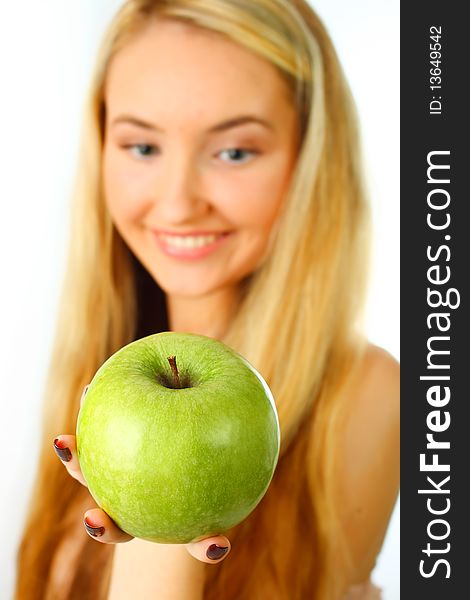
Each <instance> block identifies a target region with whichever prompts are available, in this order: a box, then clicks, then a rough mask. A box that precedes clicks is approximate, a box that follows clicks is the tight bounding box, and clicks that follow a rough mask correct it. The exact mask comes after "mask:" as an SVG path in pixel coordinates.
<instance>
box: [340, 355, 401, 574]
mask: <svg viewBox="0 0 470 600" xmlns="http://www.w3.org/2000/svg"><path fill="white" fill-rule="evenodd" d="M341 396H342V405H343V406H344V419H343V420H342V423H341V427H340V430H339V445H338V461H337V470H336V473H335V474H336V494H337V496H336V501H337V507H338V512H339V515H340V519H341V521H342V524H343V527H344V528H345V530H346V533H347V537H348V539H349V540H350V549H351V551H352V555H353V556H354V557H355V560H356V566H355V570H354V573H352V574H350V575H351V583H356V582H361V581H364V580H366V579H367V577H368V576H369V574H370V571H371V570H372V569H373V567H374V564H375V560H376V556H377V554H378V553H379V551H380V548H381V546H382V543H383V539H384V537H385V533H386V530H387V526H388V522H389V519H390V516H391V513H392V510H393V507H394V505H395V501H396V499H397V495H398V489H399V478H400V475H399V468H400V368H399V364H398V362H397V361H396V359H395V358H394V357H393V356H392V355H391V354H389V353H388V352H387V351H386V350H384V349H383V348H380V347H378V346H374V345H372V344H369V345H368V347H367V349H366V351H365V353H364V356H363V358H362V359H361V362H360V364H359V365H358V367H357V369H356V370H355V372H354V373H353V375H352V377H351V379H350V381H349V382H348V383H347V385H346V386H345V387H344V389H343V390H342V392H341Z"/></svg>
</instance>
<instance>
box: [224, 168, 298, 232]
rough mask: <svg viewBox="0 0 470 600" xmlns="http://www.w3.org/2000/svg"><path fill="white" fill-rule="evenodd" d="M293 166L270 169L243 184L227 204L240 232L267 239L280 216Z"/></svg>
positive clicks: (261, 171) (232, 219) (262, 171)
mask: <svg viewBox="0 0 470 600" xmlns="http://www.w3.org/2000/svg"><path fill="white" fill-rule="evenodd" d="M290 175H291V168H290V165H285V164H277V165H276V166H274V168H273V165H272V164H271V165H269V166H267V167H266V168H265V169H264V170H260V171H258V172H257V173H256V174H255V173H253V177H250V178H247V179H246V180H244V181H241V182H239V183H240V184H239V185H237V186H236V193H235V194H234V195H235V196H236V197H233V198H232V201H231V202H229V203H227V209H226V210H227V211H230V218H231V221H232V222H234V223H236V224H237V225H238V226H239V227H240V228H243V227H244V228H246V229H250V230H252V231H253V232H255V231H256V232H258V233H259V234H263V235H267V234H268V233H269V231H270V229H271V227H272V225H273V224H274V222H275V220H276V217H277V216H278V214H279V212H280V209H281V207H282V204H283V202H284V199H285V197H286V192H287V189H288V184H289V181H290Z"/></svg>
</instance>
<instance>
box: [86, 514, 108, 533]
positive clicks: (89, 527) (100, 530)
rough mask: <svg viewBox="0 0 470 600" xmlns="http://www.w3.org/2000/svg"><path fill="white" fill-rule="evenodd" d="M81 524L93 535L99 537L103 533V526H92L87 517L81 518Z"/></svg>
mask: <svg viewBox="0 0 470 600" xmlns="http://www.w3.org/2000/svg"><path fill="white" fill-rule="evenodd" d="M83 524H84V525H85V529H86V530H87V531H88V533H89V534H90V535H92V536H93V537H101V536H102V535H103V533H104V527H93V525H90V523H88V521H87V517H85V518H84V519H83Z"/></svg>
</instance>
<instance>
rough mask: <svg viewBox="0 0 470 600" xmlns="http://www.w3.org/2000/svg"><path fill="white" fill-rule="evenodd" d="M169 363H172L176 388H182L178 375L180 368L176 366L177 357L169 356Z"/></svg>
mask: <svg viewBox="0 0 470 600" xmlns="http://www.w3.org/2000/svg"><path fill="white" fill-rule="evenodd" d="M168 362H169V363H170V367H171V371H172V373H173V383H174V385H175V388H177V389H180V388H181V381H180V375H179V373H178V367H177V366H176V356H169V357H168Z"/></svg>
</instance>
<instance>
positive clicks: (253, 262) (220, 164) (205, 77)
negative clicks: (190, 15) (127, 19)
mask: <svg viewBox="0 0 470 600" xmlns="http://www.w3.org/2000/svg"><path fill="white" fill-rule="evenodd" d="M105 102H106V135H105V146H104V155H103V178H104V179H103V180H104V193H105V198H106V203H107V206H108V209H109V211H110V214H111V217H112V219H113V222H114V223H115V226H116V228H117V229H118V231H119V232H120V234H121V236H122V237H123V239H124V240H125V241H126V243H127V245H128V246H129V248H130V249H131V250H132V252H133V253H134V254H135V255H136V256H137V258H138V259H139V260H140V261H141V263H142V264H143V265H144V266H145V268H146V269H147V270H148V271H149V273H150V274H151V275H152V276H153V278H154V279H155V281H157V283H158V284H159V285H160V287H161V288H162V289H163V290H164V291H165V292H166V293H167V294H170V295H172V294H173V295H183V296H201V295H204V294H208V293H210V292H211V291H215V290H219V289H221V288H225V287H227V286H230V287H233V286H236V285H237V283H238V282H240V280H241V279H242V278H244V277H245V276H246V275H248V274H250V273H252V272H253V271H254V270H255V269H256V268H257V266H258V265H259V264H260V263H261V261H262V260H263V258H264V255H265V253H266V251H267V249H268V238H269V234H270V231H271V229H272V227H273V224H274V222H275V219H276V216H277V215H278V213H279V209H280V206H281V204H282V200H283V198H284V196H285V192H286V189H287V186H288V183H289V179H290V175H291V173H292V170H293V166H294V163H295V159H296V152H297V144H298V140H297V135H298V132H297V118H296V113H295V110H294V108H293V106H292V105H291V103H290V100H289V94H288V90H287V86H286V84H285V83H284V81H283V80H282V78H281V77H280V76H279V75H278V73H277V71H276V70H275V68H274V67H272V66H271V65H270V64H269V63H267V62H265V61H264V60H262V59H261V58H258V57H257V56H255V55H254V54H252V53H250V52H249V51H247V50H245V49H243V48H242V47H240V46H238V45H236V44H235V43H233V42H231V41H228V40H226V39H224V38H222V37H221V36H219V35H218V34H214V33H210V32H206V31H203V30H200V29H197V28H195V27H192V26H190V25H186V24H183V23H180V22H177V21H168V20H167V21H159V22H157V21H155V22H154V23H152V24H151V25H149V27H148V28H147V29H146V30H145V31H144V32H143V33H141V34H140V35H139V36H138V37H137V38H135V39H134V40H133V41H132V42H131V43H129V44H128V45H126V46H125V47H124V48H123V49H122V50H121V51H120V52H119V53H118V54H117V55H116V56H115V57H114V59H113V60H112V62H111V65H110V69H109V72H108V77H107V82H106V89H105Z"/></svg>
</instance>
